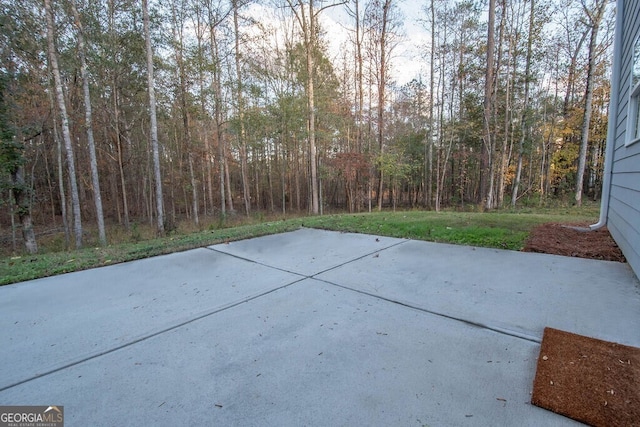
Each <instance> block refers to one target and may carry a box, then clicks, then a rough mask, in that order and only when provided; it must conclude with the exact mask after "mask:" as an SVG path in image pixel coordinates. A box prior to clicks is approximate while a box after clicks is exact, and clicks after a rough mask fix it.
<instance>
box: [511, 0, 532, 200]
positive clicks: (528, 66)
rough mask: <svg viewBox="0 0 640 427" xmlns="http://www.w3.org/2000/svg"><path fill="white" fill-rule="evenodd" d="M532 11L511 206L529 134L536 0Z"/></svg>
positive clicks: (516, 198) (518, 181)
mask: <svg viewBox="0 0 640 427" xmlns="http://www.w3.org/2000/svg"><path fill="white" fill-rule="evenodd" d="M530 1H531V4H530V7H531V9H530V13H529V37H528V39H527V59H526V64H525V71H524V79H525V80H524V101H523V106H522V116H521V118H520V141H519V142H518V163H517V166H516V177H515V181H514V182H513V192H512V193H511V207H512V208H515V207H516V201H517V200H518V189H519V186H520V178H521V176H522V158H523V155H524V141H525V136H526V134H527V127H528V125H527V120H528V117H529V111H528V109H529V85H530V82H531V56H532V51H533V49H532V46H533V25H534V23H535V22H534V21H535V19H534V18H535V16H534V11H535V0H530Z"/></svg>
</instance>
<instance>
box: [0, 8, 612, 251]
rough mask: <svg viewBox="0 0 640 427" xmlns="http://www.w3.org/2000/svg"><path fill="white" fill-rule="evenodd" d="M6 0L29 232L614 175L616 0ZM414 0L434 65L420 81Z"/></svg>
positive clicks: (15, 175) (11, 140)
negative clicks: (611, 126)
mask: <svg viewBox="0 0 640 427" xmlns="http://www.w3.org/2000/svg"><path fill="white" fill-rule="evenodd" d="M0 7H1V8H2V10H1V12H0V47H1V52H0V55H1V59H2V65H1V68H0V131H1V132H0V135H1V137H2V140H1V145H0V166H1V169H0V186H1V187H0V194H1V205H0V227H1V228H0V229H1V230H2V232H1V233H0V234H2V235H5V236H6V235H7V234H9V233H10V230H13V231H14V232H15V230H20V229H22V233H23V235H24V240H25V242H27V244H28V245H27V249H28V250H29V251H30V252H34V251H36V250H37V245H36V242H35V238H34V236H33V234H32V230H33V227H34V225H35V226H36V227H44V226H47V227H50V228H55V227H64V230H65V231H66V235H67V239H68V241H73V237H75V246H76V247H80V246H81V245H82V243H83V234H84V233H83V228H82V224H83V223H84V224H86V223H91V224H97V225H98V226H97V229H98V230H99V231H98V232H99V238H98V240H99V241H100V242H103V243H104V242H106V241H107V240H108V231H107V232H105V225H104V224H105V223H106V224H107V227H106V228H108V227H109V226H122V227H124V228H127V229H128V228H129V227H130V226H131V224H132V223H134V222H140V221H145V222H149V223H151V224H157V225H156V226H157V229H158V233H159V234H162V233H164V232H166V231H170V230H171V229H172V228H173V227H174V226H175V224H176V222H177V221H178V220H181V219H184V218H188V219H190V220H191V221H193V222H194V223H195V224H198V223H200V221H201V218H202V217H203V216H204V217H207V218H211V217H216V218H218V217H221V218H224V217H225V216H227V215H229V214H231V213H238V214H245V215H249V214H251V213H252V212H256V211H263V212H269V213H279V212H280V213H288V212H309V213H312V214H317V213H323V212H325V211H328V210H331V211H337V210H346V211H349V212H355V211H367V210H372V209H381V208H383V207H393V208H395V207H397V206H402V207H418V208H426V209H436V210H437V209H441V208H443V207H464V206H466V205H475V206H477V207H480V208H482V209H494V208H500V207H505V206H509V205H510V204H511V205H513V206H515V205H517V204H519V203H523V201H526V202H527V203H537V204H538V203H539V204H544V203H545V202H546V201H548V200H549V199H550V198H556V197H561V198H562V197H564V198H566V197H574V195H575V197H576V200H577V203H580V200H581V196H582V194H585V195H588V196H589V197H593V198H597V197H598V196H599V194H600V186H601V180H602V169H603V166H602V161H603V154H604V144H605V138H606V124H607V110H608V102H609V66H610V53H609V52H610V45H611V41H612V35H613V20H614V13H615V11H614V9H613V4H612V2H611V1H608V0H488V1H473V0H458V1H453V0H451V1H446V0H422V1H421V3H420V7H419V8H416V11H418V12H419V13H418V14H419V16H403V14H402V13H401V9H400V3H399V1H398V0H345V1H344V2H340V1H333V2H331V1H326V0H272V1H271V2H270V3H269V4H265V3H264V2H257V1H251V0H164V1H162V2H159V1H156V0H150V2H149V4H147V0H139V1H137V0H105V1H104V2H92V1H88V0H19V1H18V0H5V1H3V2H2V5H1V6H0ZM488 11H490V12H491V13H489V12H488ZM338 16H339V17H341V18H340V19H341V21H342V25H343V27H340V26H337V25H335V23H333V24H332V22H333V21H331V20H330V18H334V17H338ZM487 17H488V18H487ZM417 18H418V19H420V21H419V22H420V25H421V26H422V27H423V29H424V31H425V33H426V34H428V37H427V39H428V40H429V42H427V44H426V45H422V46H418V47H419V49H420V52H421V53H422V54H421V56H420V57H416V58H414V59H413V60H414V61H418V62H420V63H421V64H422V67H421V69H422V70H424V71H423V72H422V74H421V75H416V76H415V78H414V79H413V80H411V81H409V82H406V83H405V82H403V81H401V80H400V79H399V76H400V74H398V70H397V63H398V62H399V58H398V51H399V50H400V49H399V47H401V46H402V45H403V44H407V43H412V40H411V35H410V34H409V35H407V34H404V33H403V31H404V29H403V28H404V25H403V22H405V21H406V20H408V19H412V20H415V19H417ZM489 22H490V23H492V25H491V26H490V27H489ZM328 28H329V29H331V31H334V32H335V31H337V30H336V29H340V32H341V34H344V35H346V36H345V37H343V41H342V43H341V44H340V48H339V49H335V48H330V44H329V40H330V39H331V38H335V37H336V34H335V33H334V34H332V33H328V32H327V29H328ZM147 36H148V37H147ZM581 147H582V150H581ZM582 171H584V174H582V173H581V172H582ZM578 181H579V182H580V185H578ZM582 184H584V186H582ZM576 190H577V192H578V193H577V194H576V193H575V192H576ZM92 228H93V227H92ZM14 241H15V239H14Z"/></svg>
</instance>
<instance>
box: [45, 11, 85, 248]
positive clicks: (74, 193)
mask: <svg viewBox="0 0 640 427" xmlns="http://www.w3.org/2000/svg"><path fill="white" fill-rule="evenodd" d="M44 6H45V15H46V20H47V47H48V50H49V62H50V65H51V72H52V74H53V80H54V84H55V92H56V99H57V101H58V109H59V111H60V120H61V121H62V137H63V139H64V145H65V149H66V154H67V170H68V171H69V183H70V185H71V206H72V209H73V233H74V236H75V243H76V249H80V248H81V247H82V218H81V216H80V198H79V197H78V184H77V181H76V166H75V160H74V155H73V145H72V143H71V132H70V131H69V116H68V115H67V107H66V105H65V100H64V94H63V92H62V77H61V76H60V69H59V68H58V55H57V53H56V49H55V43H54V40H55V34H54V23H53V9H52V7H51V0H44Z"/></svg>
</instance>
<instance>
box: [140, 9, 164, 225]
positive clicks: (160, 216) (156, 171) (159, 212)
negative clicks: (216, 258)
mask: <svg viewBox="0 0 640 427" xmlns="http://www.w3.org/2000/svg"><path fill="white" fill-rule="evenodd" d="M142 20H143V26H144V38H145V46H146V51H147V86H148V90H149V119H150V122H151V129H150V139H151V149H152V151H153V176H154V180H155V190H156V221H157V222H156V228H157V233H158V235H160V236H163V235H164V207H163V197H162V175H161V174H160V149H159V146H158V145H159V144H158V121H157V117H156V93H155V87H154V86H155V83H154V79H153V50H152V48H151V30H150V29H149V7H148V4H147V0H142Z"/></svg>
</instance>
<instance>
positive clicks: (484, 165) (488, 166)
mask: <svg viewBox="0 0 640 427" xmlns="http://www.w3.org/2000/svg"><path fill="white" fill-rule="evenodd" d="M495 21H496V0H489V22H488V24H487V25H488V29H487V64H486V67H487V68H486V71H485V82H484V119H483V121H482V128H483V132H482V155H481V165H480V194H481V197H482V203H484V207H485V208H486V209H493V207H494V200H493V182H494V178H493V138H492V135H491V113H492V111H493V108H494V105H493V62H494V61H493V59H494V50H495Z"/></svg>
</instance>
